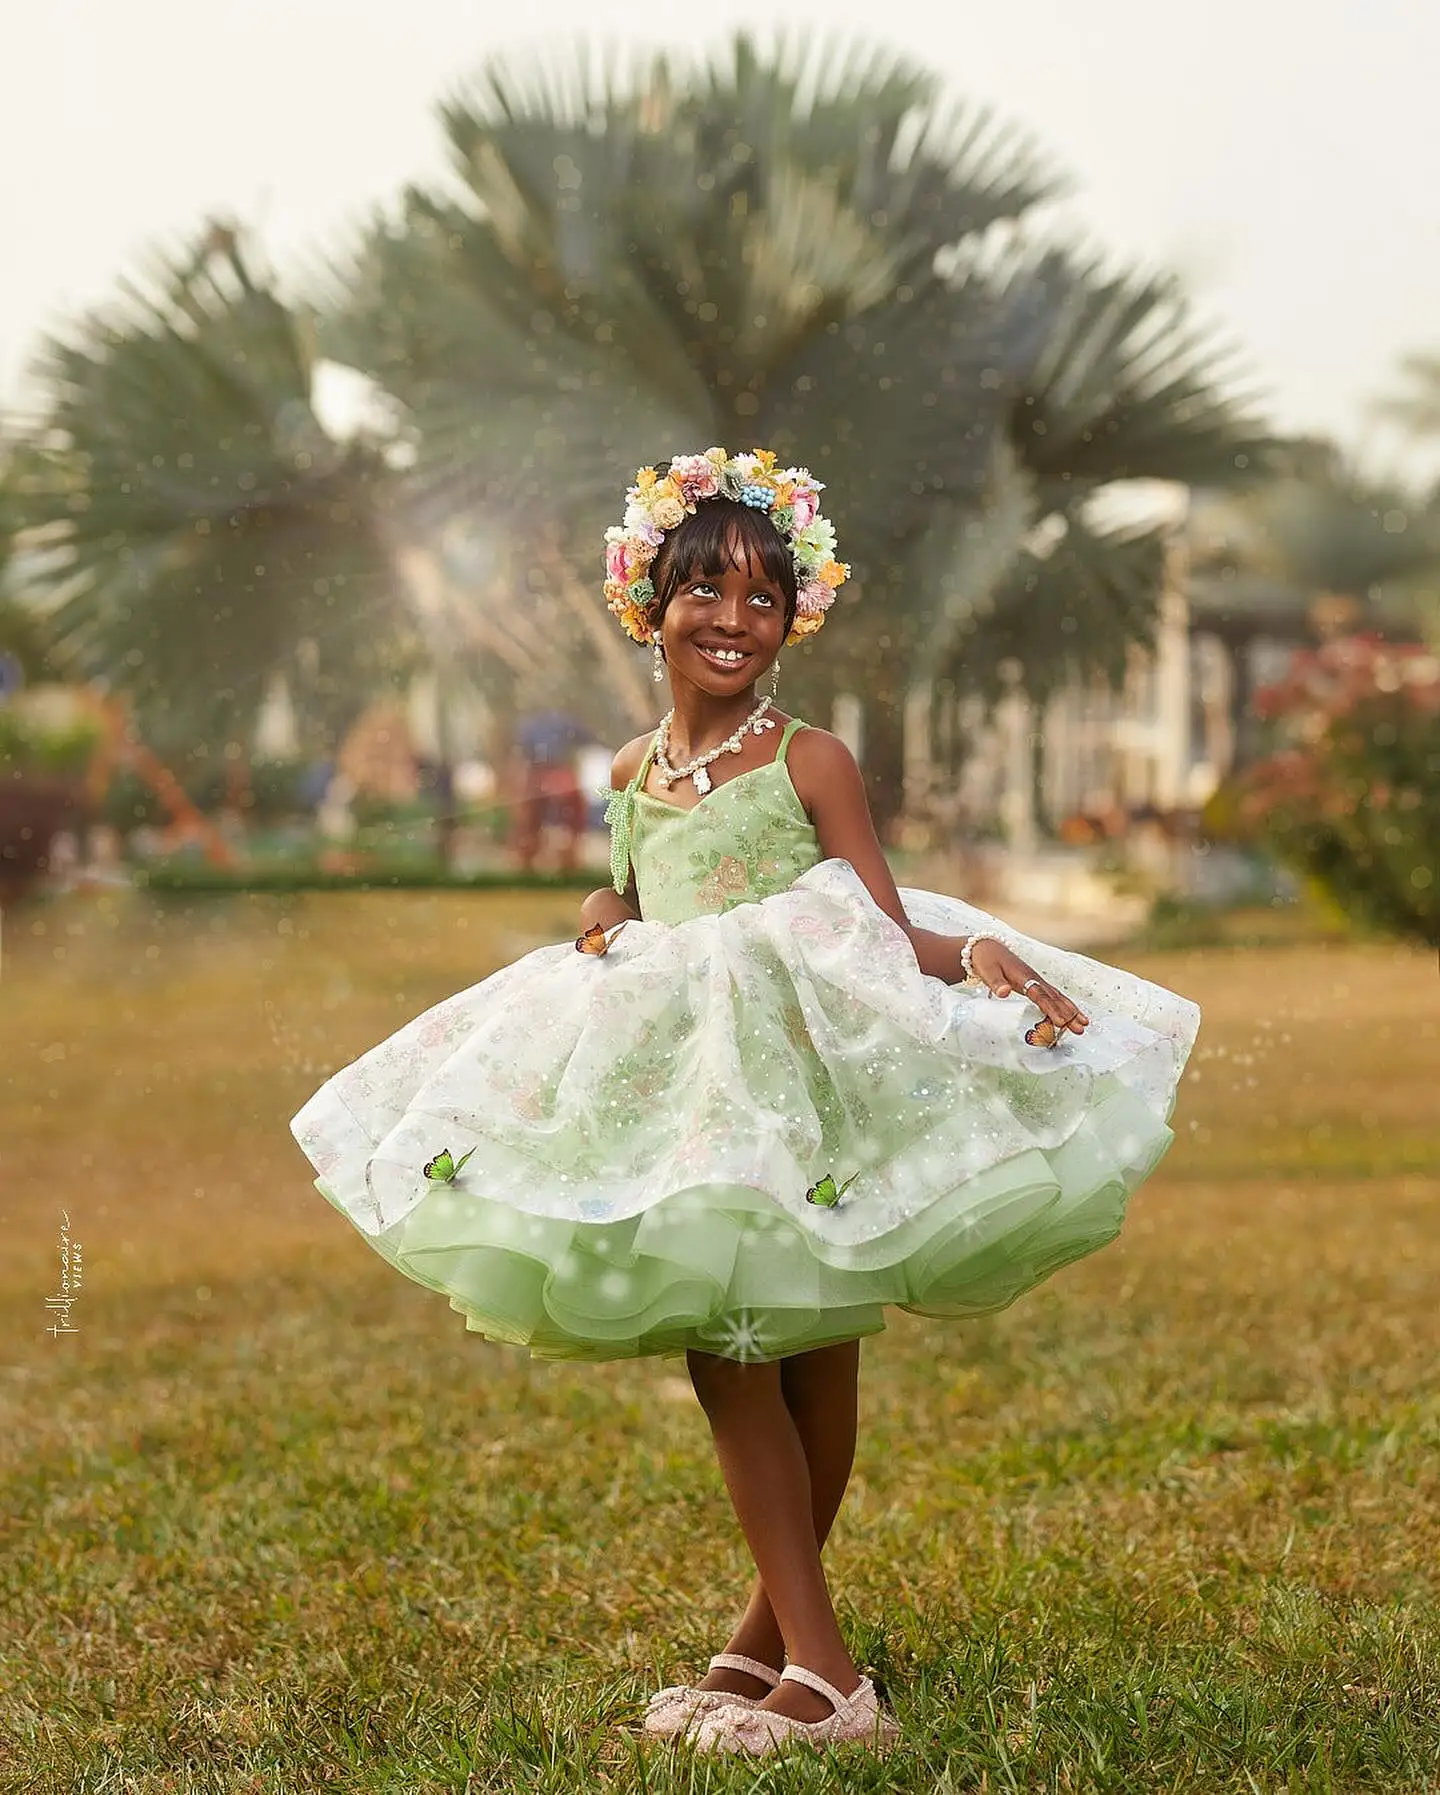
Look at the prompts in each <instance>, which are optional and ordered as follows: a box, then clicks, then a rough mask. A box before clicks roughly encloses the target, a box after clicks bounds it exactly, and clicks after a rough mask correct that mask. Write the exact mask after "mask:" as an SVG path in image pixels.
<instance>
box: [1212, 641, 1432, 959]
mask: <svg viewBox="0 0 1440 1795" xmlns="http://www.w3.org/2000/svg"><path fill="white" fill-rule="evenodd" d="M1255 708H1256V710H1257V712H1258V713H1259V714H1260V715H1261V716H1263V717H1266V718H1269V719H1271V720H1272V721H1273V723H1274V725H1275V728H1276V731H1277V735H1278V738H1279V741H1280V743H1281V746H1280V747H1279V750H1278V752H1277V753H1275V754H1273V755H1272V756H1271V757H1270V759H1268V760H1265V761H1261V762H1260V763H1259V764H1258V765H1257V766H1254V767H1251V768H1250V769H1249V770H1248V772H1247V773H1246V774H1245V775H1244V777H1243V779H1242V781H1241V784H1240V791H1239V799H1240V802H1239V815H1240V818H1241V820H1243V821H1245V822H1249V823H1251V824H1254V825H1258V826H1259V828H1260V829H1261V830H1262V831H1263V833H1264V834H1265V835H1266V836H1268V838H1269V840H1270V842H1271V844H1272V845H1273V847H1274V848H1275V850H1276V852H1277V853H1278V854H1279V855H1280V857H1281V859H1283V860H1284V861H1286V862H1287V863H1288V864H1289V865H1290V866H1292V867H1293V868H1294V869H1295V870H1296V871H1297V872H1299V873H1301V874H1303V875H1304V876H1305V877H1306V878H1308V879H1309V880H1311V881H1312V882H1313V883H1315V884H1316V885H1318V886H1319V887H1320V888H1321V890H1323V891H1324V892H1325V893H1326V894H1327V895H1328V896H1329V897H1330V898H1331V899H1332V900H1333V901H1334V902H1335V903H1336V904H1337V905H1338V906H1339V907H1340V909H1341V910H1343V911H1344V913H1345V914H1346V915H1347V916H1350V917H1353V918H1354V919H1355V920H1356V921H1357V922H1361V923H1364V924H1366V925H1368V926H1371V927H1377V928H1381V929H1384V930H1386V931H1387V932H1389V933H1392V934H1397V935H1406V936H1409V937H1411V938H1412V939H1419V940H1421V941H1426V942H1429V943H1430V944H1431V945H1432V946H1440V866H1437V862H1440V656H1437V655H1436V654H1435V653H1434V652H1433V651H1432V650H1430V649H1427V648H1422V647H1417V646H1414V645H1411V644H1407V643H1394V642H1384V641H1381V640H1380V639H1379V638H1378V637H1375V636H1346V637H1341V638H1339V639H1337V640H1336V641H1333V642H1327V643H1326V644H1325V645H1324V646H1323V647H1322V648H1318V649H1307V650H1303V651H1302V652H1300V653H1298V654H1297V655H1296V656H1295V658H1294V660H1293V661H1292V663H1291V666H1290V671H1289V673H1288V674H1287V675H1286V677H1285V678H1284V679H1283V680H1280V681H1279V682H1278V683H1277V684H1275V685H1272V686H1266V687H1265V688H1264V689H1263V690H1261V691H1260V692H1257V693H1256V696H1255Z"/></svg>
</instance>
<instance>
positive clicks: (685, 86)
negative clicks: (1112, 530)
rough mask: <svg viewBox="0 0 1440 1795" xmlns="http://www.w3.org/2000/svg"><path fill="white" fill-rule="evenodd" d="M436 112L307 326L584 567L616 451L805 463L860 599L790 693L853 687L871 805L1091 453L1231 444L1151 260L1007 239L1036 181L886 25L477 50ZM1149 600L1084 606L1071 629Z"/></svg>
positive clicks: (444, 492)
mask: <svg viewBox="0 0 1440 1795" xmlns="http://www.w3.org/2000/svg"><path fill="white" fill-rule="evenodd" d="M443 117H444V124H445V128H446V131H447V134H448V136H449V140H450V146H451V152H452V159H453V173H454V176H455V182H454V184H453V191H452V192H448V193H445V194H430V193H423V192H420V191H416V190H412V191H410V192H409V193H408V195H407V196H406V200H405V203H404V206H403V210H402V214H401V216H400V217H399V219H398V221H387V222H381V223H379V224H377V225H376V226H375V227H374V228H373V229H372V230H371V231H370V233H369V235H368V237H367V240H366V241H365V243H364V245H363V246H362V249H361V251H360V253H359V254H358V256H357V258H356V263H355V266H354V268H353V269H352V270H349V271H348V272H347V278H346V282H345V285H346V295H345V297H344V298H343V300H341V301H340V302H338V303H337V304H336V306H335V307H334V310H333V313H332V315H331V316H330V317H329V319H328V321H327V330H326V338H325V340H326V341H327V342H328V343H330V344H332V345H333V347H334V353H335V354H336V355H337V357H338V358H340V359H342V360H346V361H350V362H353V363H354V364H355V365H357V366H359V367H362V368H363V369H365V370H366V371H367V372H368V373H370V374H371V375H373V377H374V378H375V379H376V380H378V381H379V382H380V384H381V385H382V386H383V387H384V388H385V389H386V390H387V391H388V392H390V393H391V394H393V395H394V396H395V397H396V398H397V399H398V400H399V401H400V402H401V403H402V404H403V406H404V408H405V411H406V413H407V415H408V419H409V421H410V422H411V424H412V425H413V427H414V432H415V439H416V441H417V443H418V458H417V462H416V465H415V467H414V469H413V470H412V474H411V478H412V480H413V481H414V483H415V485H416V487H417V488H418V489H419V490H420V491H423V492H424V493H425V494H426V495H427V497H428V498H429V499H430V500H432V501H433V502H434V503H436V504H437V505H440V506H442V507H445V508H449V509H450V510H452V511H453V512H457V513H458V512H465V511H468V510H475V511H483V512H485V513H487V514H489V515H491V516H494V515H497V514H504V515H505V516H507V517H509V518H510V519H511V520H512V522H513V525H514V528H515V531H516V534H517V536H518V537H519V538H520V539H522V540H523V539H524V538H525V537H526V536H528V535H533V534H536V533H539V532H540V531H542V530H544V531H553V532H556V533H557V536H558V540H559V542H560V544H561V546H562V548H563V549H564V550H565V551H566V552H568V553H569V554H570V555H572V556H573V557H574V560H575V564H576V566H577V568H584V569H586V570H587V572H588V570H589V569H591V568H592V567H593V565H594V564H595V563H596V561H597V560H598V557H597V556H596V554H595V550H594V544H595V542H596V541H597V540H598V537H599V532H600V531H601V530H602V529H603V526H604V524H605V523H607V522H609V521H612V513H613V512H614V511H615V509H616V505H617V496H618V487H619V485H620V483H621V481H622V479H623V475H624V473H625V472H626V471H628V470H629V469H631V468H633V467H635V466H637V465H640V464H641V463H644V462H646V461H650V460H653V459H656V458H658V457H660V456H662V455H668V454H669V453H671V452H673V451H675V450H676V449H677V448H685V447H691V446H700V447H703V446H705V445H706V444H708V443H711V442H721V443H724V444H725V445H726V446H727V447H729V448H731V449H732V450H733V449H736V448H740V447H747V446H749V445H750V444H752V443H763V444H766V445H768V446H771V447H773V448H775V449H776V450H777V451H778V453H779V454H780V455H781V457H782V459H786V460H789V459H792V458H793V459H796V460H807V459H808V460H809V461H810V462H811V463H812V464H813V466H814V467H815V469H816V471H817V472H820V473H821V474H822V475H823V477H824V478H825V479H826V480H827V482H828V483H829V485H830V487H831V489H832V490H831V493H830V495H829V499H828V504H827V509H828V510H829V512H830V514H831V515H832V516H833V517H834V518H835V521H836V525H837V529H838V530H839V533H840V540H841V543H842V546H843V550H844V553H845V555H846V558H847V559H849V560H850V561H851V563H852V565H853V566H854V569H855V574H856V578H855V580H854V581H853V582H851V584H849V585H847V587H846V588H845V592H844V594H842V597H846V596H849V597H850V598H851V599H853V601H854V606H855V608H854V611H853V613H851V614H850V615H849V616H848V617H847V618H846V624H845V628H844V629H842V630H836V631H834V632H832V634H831V635H829V636H827V638H826V641H827V652H826V654H825V655H824V656H823V657H813V658H812V657H804V664H803V665H802V667H801V668H799V669H796V668H795V667H794V666H793V664H792V662H790V661H787V671H786V679H787V687H786V691H787V696H788V697H789V698H790V699H791V702H792V703H796V702H797V701H798V702H800V703H803V704H806V706H807V707H808V706H810V705H816V706H820V707H822V708H823V706H824V704H825V702H826V700H827V699H828V698H829V697H830V696H831V695H832V694H833V692H834V691H835V690H836V689H849V690H852V691H856V692H858V693H860V694H861V695H862V697H863V700H864V703H865V705H866V720H865V734H866V753H865V761H866V770H867V777H868V779H869V781H870V785H871V792H872V802H873V804H874V808H875V809H876V812H877V815H878V816H879V818H880V819H881V821H882V822H883V821H884V820H885V819H887V818H888V817H889V816H890V815H892V814H893V812H894V811H895V809H896V807H897V806H898V803H899V798H900V768H901V753H900V747H901V744H900V727H901V722H900V720H901V716H902V707H903V701H904V697H905V694H906V692H907V691H908V690H909V689H910V688H911V687H912V686H913V685H914V683H915V682H916V681H917V680H919V679H922V678H924V677H926V676H927V675H928V674H929V673H931V672H932V671H933V670H934V667H935V665H936V662H937V657H941V656H943V655H944V654H945V653H946V652H948V650H949V648H950V647H951V645H952V638H953V637H955V636H956V635H958V634H959V633H960V632H961V630H962V628H963V626H964V624H965V623H966V622H967V620H968V619H970V618H971V617H972V616H973V615H974V614H975V613H976V611H977V610H978V609H980V608H982V607H983V606H984V604H985V602H986V601H987V599H988V598H989V596H990V593H991V591H992V590H993V589H994V588H995V586H996V584H997V582H998V580H999V578H1000V577H1001V574H1002V573H1003V570H1004V569H1005V568H1006V567H1008V566H1009V565H1010V564H1011V563H1012V562H1013V560H1014V557H1015V555H1016V553H1017V552H1018V550H1019V548H1020V546H1021V544H1022V543H1023V541H1024V540H1025V539H1026V538H1027V537H1028V536H1029V535H1030V533H1031V532H1032V531H1033V529H1034V528H1035V526H1036V525H1037V524H1038V523H1040V522H1042V521H1043V520H1044V519H1046V518H1047V517H1051V516H1057V517H1060V518H1062V519H1064V520H1065V521H1067V522H1068V523H1070V524H1071V526H1072V527H1073V528H1075V529H1077V530H1078V529H1079V528H1081V527H1082V521H1081V519H1080V515H1079V505H1078V503H1077V498H1078V495H1080V494H1082V493H1084V494H1088V493H1091V492H1093V491H1094V490H1095V489H1096V488H1097V487H1099V486H1101V485H1103V484H1105V483H1106V482H1107V481H1113V480H1115V479H1120V478H1132V477H1141V476H1148V477H1165V478H1184V477H1204V478H1206V479H1208V480H1210V481H1212V482H1214V483H1217V484H1220V483H1224V482H1225V481H1226V480H1233V479H1234V478H1236V477H1237V467H1236V457H1237V454H1239V455H1240V456H1241V459H1242V461H1243V460H1244V459H1245V456H1246V454H1247V452H1248V453H1250V454H1252V455H1253V454H1254V452H1255V451H1256V449H1257V447H1258V444H1257V442H1256V432H1255V430H1254V429H1253V427H1252V426H1251V425H1250V424H1249V423H1248V422H1247V420H1246V419H1245V418H1244V417H1243V416H1242V415H1241V413H1240V410H1239V408H1238V407H1236V406H1235V405H1234V404H1232V403H1231V402H1230V401H1228V400H1227V399H1226V398H1225V397H1224V396H1223V395H1222V394H1221V393H1220V392H1219V391H1217V389H1216V386H1215V380H1214V371H1213V367H1212V361H1213V358H1210V357H1208V352H1206V351H1203V350H1201V349H1198V348H1197V347H1196V346H1195V344H1194V342H1193V341H1192V339H1191V338H1190V336H1189V334H1188V333H1187V330H1186V327H1185V325H1184V321H1183V316H1182V314H1181V308H1179V307H1178V305H1177V303H1176V302H1175V299H1174V296H1173V294H1171V293H1170V292H1169V291H1168V290H1162V289H1161V288H1160V287H1158V286H1157V285H1156V284H1155V283H1145V282H1137V281H1125V280H1123V279H1117V278H1104V277H1101V276H1100V275H1099V274H1098V273H1097V271H1096V270H1095V269H1094V268H1093V267H1091V266H1089V265H1087V264H1085V263H1083V262H1081V261H1079V260H1076V259H1074V258H1070V257H1065V256H1061V255H1058V254H1055V253H1053V252H1051V253H1042V254H1036V253H1033V252H1029V253H1027V252H1025V251H1024V250H1020V249H1014V250H1012V251H1011V252H1010V253H1009V254H1008V256H1007V255H1005V254H1003V253H1000V249H999V244H1000V242H1001V240H1003V239H1004V238H1005V237H1006V236H1007V234H1008V235H1009V236H1010V237H1011V238H1013V237H1014V235H1015V230H1016V227H1017V226H1018V225H1019V224H1020V223H1021V222H1022V221H1023V220H1024V219H1025V217H1026V215H1027V214H1028V213H1029V212H1030V211H1031V210H1032V208H1034V207H1035V206H1036V205H1037V204H1039V203H1040V202H1041V201H1043V200H1047V199H1050V198H1053V197H1054V196H1055V195H1056V194H1057V193H1058V192H1059V191H1060V188H1061V183H1060V181H1059V180H1058V179H1057V178H1056V176H1055V175H1054V173H1053V172H1052V171H1051V170H1050V169H1049V168H1048V167H1047V166H1046V165H1045V164H1044V162H1043V161H1042V159H1041V158H1040V157H1039V156H1038V155H1037V154H1036V152H1035V151H1034V150H1033V149H1032V148H1031V147H1030V145H1029V144H1028V143H1027V142H1026V141H1024V140H1023V139H1022V138H1020V137H1019V136H1018V135H1017V134H1016V133H1014V132H1012V131H1009V130H1006V129H1004V128H1003V127H1001V126H1000V125H998V124H997V123H996V122H995V121H994V120H993V119H992V118H991V117H990V116H989V115H988V114H987V113H985V112H983V111H982V110H979V109H977V108H973V107H969V106H965V105H963V104H957V103H955V102H952V101H950V100H948V99H946V98H945V97H944V96H943V94H942V93H941V92H940V90H939V88H938V86H937V83H936V81H935V79H934V78H933V77H932V76H931V75H929V74H928V73H925V72H923V71H920V70H917V69H915V68H913V67H911V66H909V65H907V64H905V63H904V62H902V61H900V60H899V59H898V58H895V57H892V56H890V55H888V54H886V53H884V52H878V51H876V50H874V49H872V48H870V47H869V46H864V45H855V46H852V47H850V48H848V49H845V48H841V47H838V46H837V45H835V44H834V43H826V42H822V41H819V40H817V39H814V38H811V39H810V40H808V41H807V42H806V44H805V45H804V46H803V47H802V48H800V49H798V50H795V51H783V50H782V51H781V52H779V53H777V54H776V55H775V56H774V57H773V58H772V59H771V60H768V61H767V60H765V59H763V58H762V57H761V56H760V55H759V53H758V52H757V51H756V50H755V49H754V47H753V46H752V45H751V43H750V42H749V41H748V40H747V39H746V38H744V37H743V36H742V37H740V38H738V39H737V40H736V41H735V42H734V43H733V44H732V45H731V46H730V47H729V48H728V50H726V51H724V52H722V53H720V54H719V55H718V56H717V57H716V58H715V59H714V60H713V61H712V62H710V63H709V64H706V65H704V66H701V67H698V68H693V69H688V70H685V71H681V70H679V69H677V68H676V66H675V65H673V64H672V63H671V62H669V61H668V60H667V59H665V58H660V59H657V60H655V61H653V62H651V63H650V64H648V65H645V66H641V67H637V68H635V69H632V70H628V71H626V70H622V69H620V68H618V67H616V66H613V65H608V64H607V63H606V62H605V61H604V60H603V58H600V57H597V56H592V55H588V54H586V53H583V52H582V53H580V54H578V55H576V56H575V57H574V58H573V59H570V60H565V59H556V60H554V61H552V62H551V63H549V64H548V65H545V64H540V63H534V64H531V65H529V66H526V67H520V66H517V65H515V64H512V63H510V62H507V61H504V60H499V61H496V62H493V63H492V64H491V65H489V67H488V68H487V69H486V70H485V71H483V72H482V74H481V76H480V78H479V79H478V81H477V82H476V83H475V84H474V85H473V87H472V88H471V89H470V90H469V91H468V93H466V94H463V95H461V96H458V97H456V98H455V99H454V100H452V101H451V103H450V104H448V105H447V106H446V107H445V109H444V114H443ZM997 515H998V516H1001V517H1003V519H1004V520H1005V521H1006V523H1007V525H1008V526H1013V535H1012V537H1011V539H1010V540H1008V541H1006V540H1003V539H1002V538H1003V532H1001V534H1000V536H996V535H995V533H994V532H992V533H991V543H990V553H989V556H988V559H987V557H986V555H984V554H975V553H973V552H972V542H971V536H972V534H973V530H974V527H975V526H977V525H978V524H979V523H980V522H982V521H983V520H985V519H986V518H987V516H988V517H990V518H991V519H992V520H993V518H994V517H995V516H997ZM1089 546H1090V551H1091V557H1092V558H1095V557H1097V556H1098V557H1101V558H1102V559H1103V556H1104V553H1105V552H1106V550H1107V548H1113V550H1114V552H1115V553H1116V554H1117V555H1121V556H1122V557H1123V556H1125V555H1126V553H1127V551H1126V548H1125V546H1124V545H1114V544H1108V543H1107V540H1106V539H1105V538H1104V537H1100V536H1095V537H1092V539H1091V541H1090V545H1089ZM1138 565H1139V564H1137V563H1136V562H1135V559H1134V557H1133V556H1130V557H1129V558H1128V559H1127V560H1126V561H1125V567H1126V570H1127V571H1126V574H1125V576H1124V577H1125V581H1127V582H1132V583H1133V580H1134V578H1135V575H1136V570H1137V567H1138ZM982 573H983V577H981V576H982ZM597 583H598V582H597ZM1155 596H1156V594H1155V589H1154V586H1153V584H1152V586H1151V587H1150V588H1149V589H1148V592H1147V594H1146V595H1144V599H1143V601H1142V597H1141V596H1140V595H1137V597H1136V600H1135V603H1134V605H1133V606H1132V607H1131V608H1130V609H1129V610H1126V609H1124V608H1121V609H1120V610H1119V611H1118V612H1111V611H1108V610H1106V609H1105V608H1104V607H1103V606H1099V607H1097V614H1096V618H1095V622H1096V625H1097V628H1096V633H1095V637H1094V644H1093V645H1094V646H1095V647H1096V649H1097V651H1098V652H1100V653H1101V654H1102V655H1103V654H1106V653H1108V652H1109V649H1110V646H1111V643H1112V641H1113V640H1114V639H1116V638H1119V637H1123V636H1124V635H1125V634H1126V632H1127V631H1128V630H1129V629H1131V628H1132V626H1133V618H1134V616H1136V615H1141V614H1143V613H1144V612H1145V610H1146V604H1147V603H1148V605H1149V608H1150V609H1152V610H1153V605H1154V600H1155Z"/></svg>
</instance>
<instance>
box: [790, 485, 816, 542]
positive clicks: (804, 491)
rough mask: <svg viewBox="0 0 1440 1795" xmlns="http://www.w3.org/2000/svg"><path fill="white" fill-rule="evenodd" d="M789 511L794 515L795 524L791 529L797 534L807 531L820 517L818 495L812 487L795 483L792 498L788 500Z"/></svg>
mask: <svg viewBox="0 0 1440 1795" xmlns="http://www.w3.org/2000/svg"><path fill="white" fill-rule="evenodd" d="M790 509H791V510H792V511H793V512H794V513H795V522H794V524H793V526H792V528H793V529H794V530H795V531H796V532H797V533H798V532H799V531H801V530H805V529H808V528H809V526H810V525H811V524H813V523H814V521H815V519H816V518H817V517H818V516H819V515H820V495H819V494H818V493H817V492H816V490H815V488H814V487H813V486H808V485H806V484H805V483H804V482H803V481H797V482H796V484H795V493H794V496H793V497H792V498H791V500H790Z"/></svg>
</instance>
